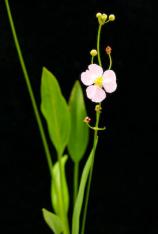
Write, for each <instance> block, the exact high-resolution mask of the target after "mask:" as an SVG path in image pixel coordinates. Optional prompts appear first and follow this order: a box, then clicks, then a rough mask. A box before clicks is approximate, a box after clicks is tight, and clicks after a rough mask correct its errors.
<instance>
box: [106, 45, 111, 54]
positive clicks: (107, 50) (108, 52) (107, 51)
mask: <svg viewBox="0 0 158 234" xmlns="http://www.w3.org/2000/svg"><path fill="white" fill-rule="evenodd" d="M111 51H112V48H111V47H110V46H107V47H106V48H105V52H106V53H107V54H111Z"/></svg>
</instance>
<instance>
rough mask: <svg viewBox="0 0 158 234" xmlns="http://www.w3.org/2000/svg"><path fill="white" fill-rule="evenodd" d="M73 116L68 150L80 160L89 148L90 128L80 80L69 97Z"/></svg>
mask: <svg viewBox="0 0 158 234" xmlns="http://www.w3.org/2000/svg"><path fill="white" fill-rule="evenodd" d="M69 109H70V117H71V131H70V137H69V142H68V151H69V154H70V156H71V158H72V160H73V161H74V162H79V161H80V160H81V159H82V157H83V155H84V153H85V150H86V148H87V144H88V140H89V128H88V127H87V125H86V124H85V123H84V122H83V120H84V118H85V117H86V116H87V112H86V107H85V102H84V97H83V92H82V88H81V85H80V83H79V81H76V82H75V84H74V86H73V89H72V92H71V95H70V99H69Z"/></svg>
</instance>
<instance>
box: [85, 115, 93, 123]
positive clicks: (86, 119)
mask: <svg viewBox="0 0 158 234" xmlns="http://www.w3.org/2000/svg"><path fill="white" fill-rule="evenodd" d="M90 121H91V118H89V117H88V116H86V117H85V118H84V120H83V122H85V123H90Z"/></svg>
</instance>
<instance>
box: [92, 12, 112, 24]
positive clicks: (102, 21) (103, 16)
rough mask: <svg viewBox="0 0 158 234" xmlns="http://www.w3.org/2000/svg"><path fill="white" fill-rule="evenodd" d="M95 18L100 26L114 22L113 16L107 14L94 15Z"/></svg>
mask: <svg viewBox="0 0 158 234" xmlns="http://www.w3.org/2000/svg"><path fill="white" fill-rule="evenodd" d="M96 17H97V18H98V22H99V24H100V25H104V24H105V23H106V22H109V21H114V20H115V15H114V14H110V15H109V16H108V15H107V14H101V13H100V12H99V13H97V14H96Z"/></svg>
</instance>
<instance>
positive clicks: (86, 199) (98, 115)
mask: <svg viewBox="0 0 158 234" xmlns="http://www.w3.org/2000/svg"><path fill="white" fill-rule="evenodd" d="M99 105H100V106H101V104H99ZM99 119H100V111H97V112H96V124H95V127H96V128H98V125H99ZM97 133H98V130H95V131H94V141H93V147H94V146H95V142H96V138H97ZM95 150H96V149H95ZM94 157H95V152H94V155H93V161H92V166H91V170H90V174H89V179H88V185H87V191H86V197H85V206H84V210H83V219H82V227H81V234H84V232H85V224H86V216H87V209H88V201H89V194H90V188H91V182H92V175H93V168H94Z"/></svg>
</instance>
